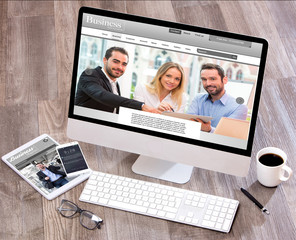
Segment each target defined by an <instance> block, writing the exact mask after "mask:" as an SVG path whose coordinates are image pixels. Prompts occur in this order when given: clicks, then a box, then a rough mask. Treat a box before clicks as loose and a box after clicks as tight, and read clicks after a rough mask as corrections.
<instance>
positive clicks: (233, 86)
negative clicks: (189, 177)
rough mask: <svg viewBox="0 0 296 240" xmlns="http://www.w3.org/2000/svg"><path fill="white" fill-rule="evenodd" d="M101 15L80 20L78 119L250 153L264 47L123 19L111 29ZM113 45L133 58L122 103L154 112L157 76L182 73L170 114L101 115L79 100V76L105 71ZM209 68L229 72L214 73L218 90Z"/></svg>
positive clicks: (124, 111)
mask: <svg viewBox="0 0 296 240" xmlns="http://www.w3.org/2000/svg"><path fill="white" fill-rule="evenodd" d="M97 17H98V16H95V15H90V14H84V17H83V23H82V27H81V36H80V46H79V60H78V66H77V73H76V74H77V75H76V96H75V97H76V98H75V105H74V110H73V113H74V114H75V115H77V116H83V117H87V118H91V119H98V120H103V121H108V122H113V123H118V124H123V125H127V126H132V127H136V128H141V129H147V130H150V131H155V132H161V133H166V134H171V135H175V136H181V137H185V138H190V139H195V140H200V141H205V142H212V143H216V144H220V145H225V146H230V147H234V148H239V149H246V148H247V144H248V137H249V131H250V123H251V119H252V112H253V108H254V98H255V93H256V86H257V79H258V74H259V65H260V54H261V48H260V44H258V43H252V42H247V41H241V40H235V39H229V38H223V37H219V36H212V35H211V36H206V34H197V33H196V32H190V31H181V30H180V31H178V30H174V29H170V28H165V27H160V26H152V25H149V24H143V23H137V22H136V23H131V22H130V21H124V20H121V19H120V20H118V19H113V25H111V24H108V20H109V19H111V20H112V18H107V17H104V19H103V20H104V24H103V25H102V24H101V23H102V20H98V18H97ZM98 21H101V22H100V24H97V23H98ZM106 23H107V24H106ZM141 25H142V26H141ZM144 25H145V26H144ZM144 27H149V28H151V29H152V30H154V31H152V32H159V31H160V32H161V33H162V34H156V33H155V35H152V36H151V35H148V34H147V32H148V31H143V28H144ZM136 29H142V30H141V31H136ZM173 30H174V31H173ZM139 32H140V33H142V34H141V36H140V35H139ZM156 36H157V37H156ZM112 47H117V48H123V49H125V51H126V52H127V53H128V62H127V66H126V69H125V71H124V73H123V74H122V75H121V76H120V77H119V78H118V79H117V82H118V84H119V88H120V96H122V97H124V98H127V99H133V100H137V101H140V102H144V103H145V104H147V105H149V106H151V107H154V108H157V107H158V106H159V105H160V104H161V101H159V99H158V97H157V93H156V92H155V91H154V90H153V87H152V83H153V82H154V81H156V79H157V77H156V76H160V75H159V74H160V72H161V69H162V68H164V66H166V65H167V66H168V67H167V70H166V72H164V73H163V75H162V76H161V77H159V81H160V82H162V80H161V79H164V78H165V77H166V76H168V77H170V76H171V75H170V72H169V69H170V66H172V68H175V69H177V70H178V71H177V72H178V73H179V75H178V76H181V79H179V80H178V81H179V83H178V84H179V85H178V88H180V89H181V90H180V91H178V92H177V91H176V92H177V93H176V94H175V92H173V91H172V92H171V93H170V95H169V96H167V97H166V98H164V99H163V101H164V102H165V101H169V102H170V110H169V111H162V114H156V113H148V112H144V111H141V110H139V109H135V108H132V107H122V106H121V107H119V108H118V109H111V110H102V109H100V108H96V107H92V106H87V105H86V104H81V102H79V101H76V100H77V92H78V91H79V89H78V88H79V87H78V86H79V82H80V81H81V76H82V75H84V76H87V75H90V76H91V75H92V73H93V71H96V69H98V68H99V69H100V70H104V61H103V59H104V57H105V54H106V51H107V50H108V49H110V48H112ZM226 50H227V51H226ZM208 65H209V66H218V67H219V69H222V72H223V74H224V75H222V76H221V75H220V74H218V75H217V76H218V78H220V80H221V82H218V83H217V85H214V84H212V85H211V84H210V85H209V86H207V85H206V83H205V82H209V79H207V78H208V77H207V75H203V74H204V72H206V71H205V70H202V67H205V66H208ZM205 69H206V68H205ZM103 72H104V71H103ZM217 72H218V71H217ZM219 73H220V72H219ZM163 76H165V77H163ZM209 78H210V79H211V78H213V77H211V76H210V77H209ZM223 79H224V80H223ZM163 82H164V81H163ZM163 82H162V84H164V83H163ZM80 84H83V83H82V82H81V83H80ZM219 88H223V89H225V94H224V95H223V97H222V98H221V99H220V101H219V103H217V102H216V101H215V102H213V101H210V100H211V93H212V92H213V91H217V89H219ZM176 89H177V87H176ZM202 103H203V104H202ZM213 103H214V104H213ZM219 104H220V105H223V109H224V110H221V107H220V105H219ZM107 105H108V103H107ZM225 109H226V110H225ZM223 111H224V112H223ZM225 111H226V112H225ZM207 117H209V118H208V119H207ZM194 119H201V121H202V122H203V123H207V122H209V123H210V126H211V130H210V131H205V130H204V129H203V127H202V123H201V122H200V121H197V120H194Z"/></svg>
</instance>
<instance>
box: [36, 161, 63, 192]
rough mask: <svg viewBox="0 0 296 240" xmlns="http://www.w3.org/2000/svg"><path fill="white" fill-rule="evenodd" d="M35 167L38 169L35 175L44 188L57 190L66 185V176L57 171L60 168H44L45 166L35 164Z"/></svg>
mask: <svg viewBox="0 0 296 240" xmlns="http://www.w3.org/2000/svg"><path fill="white" fill-rule="evenodd" d="M36 167H37V168H39V169H40V171H39V172H37V173H36V174H37V176H38V177H39V180H41V181H42V183H43V185H44V186H45V187H46V188H49V189H51V188H53V187H56V188H59V187H61V186H63V185H65V184H67V183H68V180H67V179H65V177H66V174H65V173H64V172H62V171H59V169H60V167H57V166H49V167H45V165H43V164H42V163H38V164H36Z"/></svg>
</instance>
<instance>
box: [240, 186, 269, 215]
mask: <svg viewBox="0 0 296 240" xmlns="http://www.w3.org/2000/svg"><path fill="white" fill-rule="evenodd" d="M241 191H242V192H243V194H245V195H246V196H247V197H248V198H249V199H250V200H251V201H252V202H253V203H255V204H256V206H257V207H259V208H260V209H261V211H262V212H264V213H266V214H267V215H269V212H268V211H267V209H266V208H265V207H263V205H262V204H261V203H260V202H258V201H257V200H256V199H255V198H254V197H253V196H252V195H251V194H250V193H249V192H248V191H247V190H245V189H243V188H241Z"/></svg>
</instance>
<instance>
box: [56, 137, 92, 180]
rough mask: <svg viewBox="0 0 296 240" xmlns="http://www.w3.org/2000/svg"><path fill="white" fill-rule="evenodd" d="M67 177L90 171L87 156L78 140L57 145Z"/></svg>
mask: <svg viewBox="0 0 296 240" xmlns="http://www.w3.org/2000/svg"><path fill="white" fill-rule="evenodd" d="M56 151H57V153H58V154H59V156H60V159H61V162H62V165H63V167H64V170H65V173H66V175H67V177H74V176H77V175H80V174H85V173H89V172H90V171H91V170H90V168H89V167H88V165H87V162H86V160H85V157H84V155H83V153H82V151H81V148H80V146H79V144H78V142H71V143H66V144H63V145H59V146H57V147H56Z"/></svg>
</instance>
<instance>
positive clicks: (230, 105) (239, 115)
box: [187, 63, 248, 132]
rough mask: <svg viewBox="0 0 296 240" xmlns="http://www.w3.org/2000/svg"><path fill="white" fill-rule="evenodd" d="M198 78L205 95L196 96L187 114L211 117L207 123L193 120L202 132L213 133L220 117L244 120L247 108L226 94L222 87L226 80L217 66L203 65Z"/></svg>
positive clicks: (222, 71)
mask: <svg viewBox="0 0 296 240" xmlns="http://www.w3.org/2000/svg"><path fill="white" fill-rule="evenodd" d="M200 77H201V80H202V84H203V87H204V89H205V90H206V91H207V93H201V94H198V95H197V96H196V97H195V98H194V99H193V100H192V102H191V105H190V107H189V109H188V111H187V113H188V114H195V115H203V116H210V117H213V119H212V121H210V122H207V123H205V122H203V121H202V120H200V119H198V118H196V119H193V120H195V121H198V122H200V123H201V130H202V131H205V132H214V131H215V128H216V126H217V125H218V123H219V121H220V119H221V117H228V118H235V119H241V120H246V118H247V113H248V108H247V106H246V105H243V104H240V103H238V102H237V101H236V99H235V98H233V97H232V96H230V95H229V94H227V93H226V90H225V89H224V85H225V84H226V83H227V81H228V79H227V77H226V76H225V74H224V70H223V69H222V68H221V67H220V66H219V65H216V64H211V63H207V64H203V65H202V67H201V70H200Z"/></svg>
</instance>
